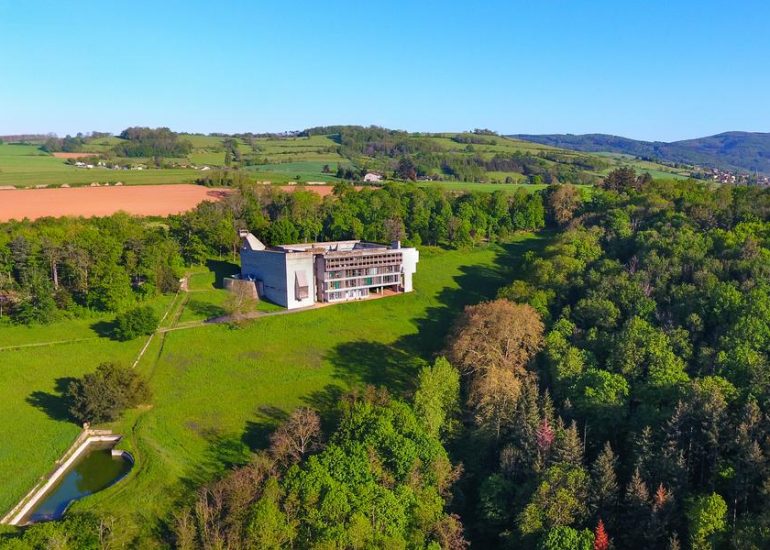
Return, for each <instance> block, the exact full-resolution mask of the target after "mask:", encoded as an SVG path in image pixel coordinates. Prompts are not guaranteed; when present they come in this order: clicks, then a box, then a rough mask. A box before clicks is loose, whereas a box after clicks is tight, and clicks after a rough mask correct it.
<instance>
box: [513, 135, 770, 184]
mask: <svg viewBox="0 0 770 550" xmlns="http://www.w3.org/2000/svg"><path fill="white" fill-rule="evenodd" d="M513 137H517V138H519V139H524V140H527V141H530V142H533V143H538V144H542V145H550V146H552V147H562V148H565V149H572V150H575V151H584V152H611V153H620V154H626V155H632V156H635V157H641V158H648V159H655V160H659V161H663V162H666V163H676V164H693V165H698V166H703V167H708V168H721V169H725V170H743V171H747V172H755V171H756V172H762V173H764V174H770V133H759V132H725V133H722V134H717V135H714V136H708V137H703V138H697V139H687V140H682V141H674V142H670V143H666V142H662V141H639V140H635V139H629V138H624V137H619V136H612V135H607V134H583V135H573V134H548V135H524V134H520V135H516V136H513Z"/></svg>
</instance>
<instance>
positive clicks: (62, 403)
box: [27, 377, 77, 422]
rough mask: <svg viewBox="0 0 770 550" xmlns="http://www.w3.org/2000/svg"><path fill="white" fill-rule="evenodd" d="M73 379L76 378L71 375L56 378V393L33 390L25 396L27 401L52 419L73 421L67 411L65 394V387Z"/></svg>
mask: <svg viewBox="0 0 770 550" xmlns="http://www.w3.org/2000/svg"><path fill="white" fill-rule="evenodd" d="M75 380H77V379H76V378H72V377H63V378H57V379H56V386H55V391H56V393H48V392H44V391H34V392H32V393H31V394H29V396H28V397H27V403H29V404H30V405H32V406H33V407H35V408H38V409H40V410H41V411H43V412H44V413H46V414H47V415H48V417H49V418H51V419H52V420H59V421H67V422H75V419H74V418H72V415H71V414H70V412H69V408H70V402H69V399H67V397H66V395H65V392H66V391H67V387H68V386H69V385H70V383H71V382H74V381H75Z"/></svg>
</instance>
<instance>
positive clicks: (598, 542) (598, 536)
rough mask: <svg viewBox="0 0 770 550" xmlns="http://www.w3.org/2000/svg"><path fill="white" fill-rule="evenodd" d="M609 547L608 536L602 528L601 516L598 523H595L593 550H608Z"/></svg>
mask: <svg viewBox="0 0 770 550" xmlns="http://www.w3.org/2000/svg"><path fill="white" fill-rule="evenodd" d="M609 548H610V537H609V536H608V535H607V531H606V530H605V529H604V522H603V521H602V518H599V523H598V524H596V530H595V531H594V550H609Z"/></svg>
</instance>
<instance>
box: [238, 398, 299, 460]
mask: <svg viewBox="0 0 770 550" xmlns="http://www.w3.org/2000/svg"><path fill="white" fill-rule="evenodd" d="M256 416H257V418H256V420H249V421H248V422H246V429H245V430H244V431H243V435H241V441H242V442H243V444H244V445H246V446H247V447H248V448H249V449H251V450H252V451H259V450H261V449H267V448H268V447H269V446H270V434H271V433H273V431H275V428H276V427H277V426H278V425H279V424H281V423H282V422H284V421H286V419H287V418H289V415H288V414H287V413H286V411H284V410H283V409H279V408H278V407H273V406H270V405H265V406H262V407H259V408H258V409H257V411H256Z"/></svg>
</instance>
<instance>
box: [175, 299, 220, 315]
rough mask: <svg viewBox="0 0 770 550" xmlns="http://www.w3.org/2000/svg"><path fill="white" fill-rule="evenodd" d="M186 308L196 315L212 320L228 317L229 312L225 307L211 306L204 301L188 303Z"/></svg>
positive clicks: (193, 300)
mask: <svg viewBox="0 0 770 550" xmlns="http://www.w3.org/2000/svg"><path fill="white" fill-rule="evenodd" d="M185 307H186V308H187V309H189V310H190V311H192V312H193V313H194V314H195V315H198V316H200V317H203V318H204V319H212V318H215V317H222V316H223V315H227V311H226V310H225V309H224V308H223V307H221V306H218V305H216V304H210V303H208V302H204V301H202V300H195V299H192V300H190V301H189V302H187V305H186V306H185Z"/></svg>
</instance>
